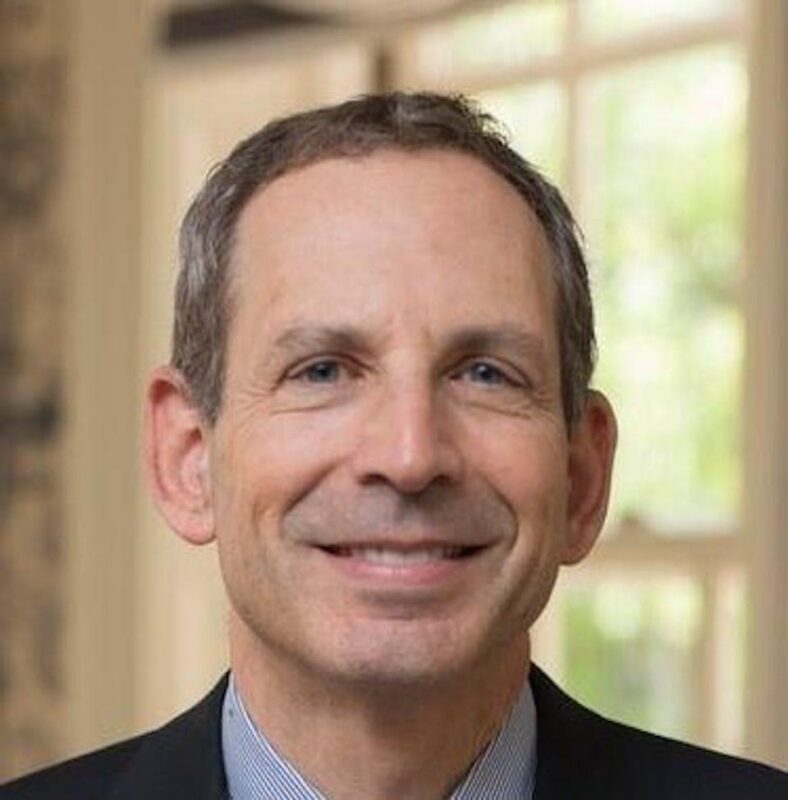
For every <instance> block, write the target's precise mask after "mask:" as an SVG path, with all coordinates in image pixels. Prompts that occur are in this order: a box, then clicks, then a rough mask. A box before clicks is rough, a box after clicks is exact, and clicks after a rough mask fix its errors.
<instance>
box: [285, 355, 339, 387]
mask: <svg viewBox="0 0 788 800" xmlns="http://www.w3.org/2000/svg"><path fill="white" fill-rule="evenodd" d="M339 374H340V365H339V363H338V362H337V361H331V360H328V359H326V360H324V361H315V362H314V363H313V364H309V366H307V367H305V368H304V369H302V370H301V371H300V372H299V373H298V374H297V375H295V376H294V377H295V378H297V379H298V380H302V381H305V382H307V383H335V382H336V381H337V380H339Z"/></svg>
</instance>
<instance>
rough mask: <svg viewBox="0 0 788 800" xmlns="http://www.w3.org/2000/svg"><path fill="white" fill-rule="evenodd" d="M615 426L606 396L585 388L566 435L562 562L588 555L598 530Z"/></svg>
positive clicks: (606, 492) (605, 501)
mask: <svg viewBox="0 0 788 800" xmlns="http://www.w3.org/2000/svg"><path fill="white" fill-rule="evenodd" d="M616 438H617V427H616V418H615V415H614V414H613V409H612V408H611V406H610V403H609V402H608V401H607V398H606V397H605V396H604V395H603V394H601V393H600V392H596V391H589V393H588V397H587V398H586V404H585V409H584V411H583V414H582V416H581V418H580V419H579V420H578V421H577V422H576V423H575V424H574V426H573V427H572V430H571V431H570V437H569V485H570V491H569V508H568V513H569V520H568V528H567V538H566V541H565V543H564V552H563V559H562V560H563V563H564V564H575V563H577V562H578V561H581V560H582V559H583V558H585V556H586V555H588V553H589V551H590V550H591V548H592V547H593V546H594V543H595V542H596V540H597V537H598V536H599V533H600V531H601V530H602V525H603V523H604V521H605V515H606V514H607V504H608V499H609V497H610V479H611V474H612V471H613V456H614V454H615V450H616Z"/></svg>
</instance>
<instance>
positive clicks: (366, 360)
mask: <svg viewBox="0 0 788 800" xmlns="http://www.w3.org/2000/svg"><path fill="white" fill-rule="evenodd" d="M593 353H594V339H593V324H592V311H591V302H590V297H589V292H588V279H587V274H586V268H585V263H584V259H583V254H582V250H581V248H580V246H579V243H578V239H577V233H576V230H575V226H574V222H573V220H572V217H571V214H570V212H569V211H568V209H567V208H566V206H565V204H564V203H563V201H562V200H561V198H560V196H559V194H558V193H557V191H556V190H555V189H554V188H553V187H552V186H550V185H549V184H548V183H547V182H546V181H545V180H544V179H543V178H542V177H541V176H540V175H539V174H538V173H537V172H536V171H535V170H534V169H533V168H532V167H531V166H530V165H528V164H527V163H526V162H525V161H523V160H522V159H521V158H520V157H519V156H517V155H516V154H515V153H514V152H513V151H512V150H510V149H509V147H508V145H507V144H506V143H505V141H504V139H503V138H502V137H501V135H500V134H499V133H498V132H497V131H496V129H495V128H494V124H493V122H492V120H491V119H489V118H488V117H486V116H485V115H483V114H482V113H480V112H479V111H477V110H476V109H475V108H474V107H472V106H471V105H470V104H468V103H467V102H465V101H464V100H462V99H457V98H446V97H440V96H435V95H427V94H416V95H405V94H391V95H385V96H376V97H367V98H361V99H358V100H355V101H351V102H349V103H345V104H343V105H340V106H336V107H331V108H326V109H321V110H317V111H313V112H309V113H306V114H302V115H299V116H296V117H291V118H287V119H284V120H280V121H277V122H274V123H272V124H270V125H268V126H267V127H265V128H264V129H262V131H260V132H258V133H257V134H255V135H254V136H252V137H251V138H250V139H248V140H247V141H245V142H243V143H242V144H241V145H239V147H238V148H237V149H236V150H235V151H234V152H233V153H232V154H231V155H230V156H229V157H228V159H227V160H226V161H225V162H224V163H223V164H222V165H220V166H219V167H218V169H217V170H216V171H214V172H213V174H212V175H211V176H210V178H209V180H208V181H207V183H206V185H205V187H204V188H203V190H202V191H201V193H200V194H199V195H198V197H197V199H196V200H195V202H194V204H193V206H192V208H191V210H190V211H189V214H188V216H187V219H186V221H185V223H184V228H183V232H182V261H181V273H180V277H179V283H178V288H177V297H176V322H175V335H174V347H173V358H172V364H171V365H170V366H166V367H162V368H160V369H158V370H156V371H155V372H154V373H153V376H152V378H151V381H150V387H149V392H148V397H147V405H148V408H147V437H148V460H149V466H150V470H149V471H150V476H151V484H152V487H153V494H154V498H155V500H156V503H157V505H158V506H159V508H160V509H161V512H162V513H163V515H164V516H165V518H166V519H167V521H168V522H169V524H170V526H171V527H172V528H173V530H174V531H175V532H176V533H178V534H179V535H180V536H181V537H182V538H183V539H185V540H186V541H188V542H190V543H193V544H198V545H201V544H206V543H209V542H213V541H216V543H217V545H218V553H219V558H220V561H221V567H222V573H223V576H224V581H225V584H226V587H227V592H228V595H229V598H230V605H231V614H230V622H229V633H230V651H231V673H230V677H229V679H225V680H223V681H222V682H221V683H220V684H219V686H218V687H217V688H216V689H215V690H214V692H213V693H212V694H211V695H210V696H209V697H208V698H206V700H204V701H203V702H202V703H201V704H200V705H199V706H198V707H197V708H195V709H193V710H192V711H190V712H187V713H186V714H185V715H184V716H182V717H181V718H179V719H178V720H176V721H174V722H173V723H171V724H170V725H169V726H167V727H165V728H163V729H162V730H160V731H157V732H154V733H152V734H148V735H147V736H143V737H140V738H138V739H136V740H132V741H131V742H126V743H121V744H120V745H116V746H115V747H114V748H110V749H108V750H106V751H102V752H100V753H97V754H93V755H90V756H86V757H84V758H82V759H80V760H77V761H74V762H70V763H68V764H66V765H61V766H60V767H55V768H53V769H51V770H49V771H47V772H45V773H42V774H40V775H38V776H35V777H33V778H30V779H27V780H26V781H23V782H21V783H18V784H15V785H13V786H12V787H9V788H10V792H9V794H8V795H7V796H8V797H80V798H99V797H101V798H105V797H108V798H115V800H122V799H123V798H127V799H130V798H181V797H182V798H187V797H188V798H222V797H229V798H232V800H251V799H252V798H272V799H274V800H282V799H284V798H292V799H296V798H312V799H313V800H314V799H316V798H332V799H334V800H395V799H396V800H433V799H434V800H439V799H442V798H454V799H455V800H478V799H482V800H496V798H500V800H509V799H510V798H536V800H550V799H551V798H555V799H557V798H562V799H563V800H566V798H572V797H604V798H607V799H608V800H609V799H610V798H628V797H635V796H638V797H645V798H685V797H686V798H715V800H719V799H720V798H734V797H735V798H741V797H753V798H756V797H757V798H777V797H782V798H785V797H788V789H787V787H788V779H786V777H785V776H784V775H782V774H781V773H778V772H776V771H773V770H769V769H768V768H766V767H761V766H758V765H754V764H749V763H747V762H743V761H737V760H735V759H730V758H726V757H723V756H718V755H714V754H711V753H706V752H704V751H700V750H697V749H694V748H690V747H688V746H686V745H680V744H678V743H672V742H668V741H667V740H663V739H659V738H657V737H652V736H649V735H647V734H644V733H640V732H637V731H633V730H631V729H628V728H625V727H623V726H620V725H616V724H615V723H612V722H608V721H606V720H603V719H602V718H600V717H597V716H596V715H594V714H593V713H592V712H590V711H588V710H586V709H583V708H582V707H581V706H579V705H577V704H575V703H574V702H573V701H572V700H570V699H569V698H568V697H566V696H565V695H563V694H562V693H561V692H560V691H559V690H558V689H557V688H556V687H555V686H554V685H553V684H552V683H551V682H550V681H549V680H548V679H547V678H546V677H545V676H544V675H543V674H542V673H540V672H539V671H538V669H537V668H536V667H533V666H532V665H531V662H530V650H529V639H528V631H529V628H530V627H531V625H532V624H533V622H534V621H535V620H536V618H537V617H538V616H539V614H540V612H541V611H542V609H543V608H544V606H545V603H546V602H547V600H548V597H549V595H550V592H551V589H552V587H553V584H554V582H555V579H556V575H557V573H558V570H559V568H560V567H561V566H562V565H568V564H573V563H575V562H577V561H580V560H581V559H582V558H583V557H584V556H585V555H586V554H587V553H588V552H589V550H590V549H591V548H592V546H593V544H594V542H595V540H596V538H597V536H598V534H599V531H600V528H601V526H602V523H603V520H604V516H605V510H606V505H607V496H608V489H609V482H610V473H611V467H612V460H613V451H614V446H615V421H614V417H613V413H612V411H611V409H610V407H609V405H608V403H607V401H606V400H605V399H604V397H603V396H602V395H600V394H599V393H597V392H595V391H592V390H590V389H589V379H590V376H591V372H592V366H593Z"/></svg>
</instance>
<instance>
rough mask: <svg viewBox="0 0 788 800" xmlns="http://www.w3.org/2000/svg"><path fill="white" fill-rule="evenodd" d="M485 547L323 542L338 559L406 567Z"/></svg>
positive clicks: (462, 555) (465, 554)
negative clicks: (326, 543) (330, 543)
mask: <svg viewBox="0 0 788 800" xmlns="http://www.w3.org/2000/svg"><path fill="white" fill-rule="evenodd" d="M485 547H487V545H483V544H478V545H457V544H449V543H443V542H424V543H414V542H408V543H402V542H397V543H389V542H369V543H368V542H360V543H348V544H344V543H343V544H333V545H321V546H320V549H321V550H323V551H324V552H325V553H327V554H328V555H331V556H334V557H336V558H343V559H357V560H360V561H364V562H367V563H369V564H378V565H380V566H383V567H403V568H406V567H412V566H418V565H420V564H429V563H432V562H439V561H455V560H460V559H465V558H469V557H471V556H473V555H475V554H476V553H478V552H479V551H481V550H482V549H484V548H485Z"/></svg>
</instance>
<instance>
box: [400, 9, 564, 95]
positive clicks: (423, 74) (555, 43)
mask: <svg viewBox="0 0 788 800" xmlns="http://www.w3.org/2000/svg"><path fill="white" fill-rule="evenodd" d="M565 18H566V8H565V4H564V3H562V2H554V0H537V2H533V1H532V2H518V3H507V4H505V5H502V6H500V7H498V8H492V9H487V10H485V11H483V12H480V13H477V14H468V15H465V16H462V17H458V18H457V19H455V20H452V21H450V22H440V23H436V24H433V25H424V26H421V27H419V28H418V30H417V31H416V32H415V33H412V34H409V35H407V36H406V37H405V38H404V39H403V40H402V44H403V45H404V48H406V49H407V51H408V55H407V61H408V63H405V64H402V65H401V67H402V71H403V73H404V80H405V82H407V81H409V80H415V79H418V81H419V82H420V84H421V85H424V84H425V83H427V84H429V83H432V82H444V81H449V82H451V83H456V82H458V81H459V80H461V79H462V77H463V76H467V75H470V74H474V73H478V72H484V71H488V70H499V69H505V68H508V67H514V66H519V65H522V64H527V63H528V62H530V61H534V60H535V59H539V58H542V57H544V56H548V55H551V54H554V53H556V52H557V51H558V49H559V47H560V46H561V43H562V39H563V32H564V23H565Z"/></svg>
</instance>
